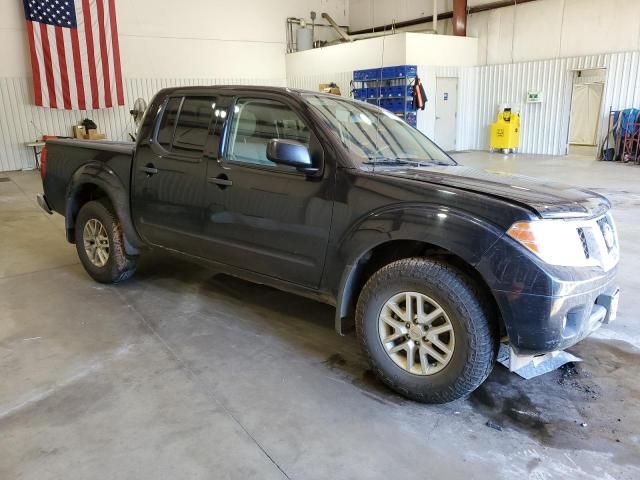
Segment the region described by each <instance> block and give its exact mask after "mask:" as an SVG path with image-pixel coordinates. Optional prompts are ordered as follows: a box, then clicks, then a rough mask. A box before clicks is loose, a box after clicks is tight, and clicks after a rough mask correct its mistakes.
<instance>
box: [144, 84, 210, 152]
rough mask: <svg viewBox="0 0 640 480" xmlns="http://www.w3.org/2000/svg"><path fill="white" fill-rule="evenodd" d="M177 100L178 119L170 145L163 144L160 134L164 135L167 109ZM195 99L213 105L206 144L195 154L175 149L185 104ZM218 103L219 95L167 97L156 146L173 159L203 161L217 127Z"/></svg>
mask: <svg viewBox="0 0 640 480" xmlns="http://www.w3.org/2000/svg"><path fill="white" fill-rule="evenodd" d="M176 99H180V104H179V106H178V110H177V111H176V117H175V121H174V124H173V127H172V131H171V138H170V141H169V143H166V142H164V143H161V142H160V138H159V137H160V134H161V133H162V123H163V121H164V119H165V118H166V115H167V114H168V110H167V108H168V107H169V104H170V103H171V102H172V101H174V100H176ZM195 99H206V100H207V101H208V102H209V103H211V107H210V114H209V120H208V122H207V127H206V130H205V132H206V133H205V136H204V143H203V144H202V145H200V146H199V147H198V149H194V150H193V152H189V151H187V150H180V149H176V148H175V145H176V132H177V131H178V127H179V126H180V117H181V116H182V112H183V108H184V106H185V103H187V102H188V101H189V100H195ZM217 102H218V96H217V95H212V94H205V93H203V94H200V95H197V94H196V95H189V94H180V95H171V96H169V97H167V98H166V99H165V101H164V103H163V106H162V111H161V112H160V115H159V116H158V121H157V124H156V127H155V129H154V133H153V140H154V142H155V143H156V145H157V146H158V147H159V148H160V149H161V150H162V151H163V152H164V153H165V154H166V155H169V156H171V157H179V158H181V159H183V160H187V161H194V162H199V161H201V160H202V157H203V155H204V152H205V150H206V148H207V142H209V140H210V138H211V130H212V127H213V126H214V125H215V122H216V121H217V117H216V116H215V115H214V108H213V107H214V106H215V105H216V103H217Z"/></svg>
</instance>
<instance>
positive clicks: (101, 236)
mask: <svg viewBox="0 0 640 480" xmlns="http://www.w3.org/2000/svg"><path fill="white" fill-rule="evenodd" d="M82 237H83V240H84V250H85V252H86V253H87V257H88V258H89V260H90V261H91V263H93V264H94V265H95V266H96V267H104V266H105V265H106V264H107V261H108V260H109V236H108V235H107V229H106V228H105V227H104V225H103V224H102V222H100V220H98V219H97V218H91V219H90V220H89V221H87V223H85V225H84V230H83V233H82Z"/></svg>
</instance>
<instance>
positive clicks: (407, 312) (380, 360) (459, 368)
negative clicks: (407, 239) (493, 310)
mask: <svg viewBox="0 0 640 480" xmlns="http://www.w3.org/2000/svg"><path fill="white" fill-rule="evenodd" d="M356 332H357V335H358V338H359V340H360V342H361V344H362V347H363V349H364V351H365V353H366V355H367V356H368V358H369V361H370V363H371V365H372V367H373V369H374V371H375V372H376V374H377V375H378V377H379V378H380V379H381V380H382V381H383V382H384V383H386V384H387V385H388V386H390V387H391V388H392V389H394V390H395V391H397V392H399V393H401V394H402V395H404V396H406V397H409V398H411V399H413V400H417V401H420V402H425V403H445V402H450V401H453V400H456V399H458V398H460V397H463V396H465V395H468V394H469V393H471V392H472V391H473V390H475V389H476V388H477V387H478V386H480V384H481V383H482V382H483V381H484V380H485V379H486V378H487V376H488V375H489V373H491V370H492V369H493V366H494V364H495V359H496V356H497V350H498V336H497V334H496V332H495V329H494V328H493V325H492V323H491V321H490V318H489V315H488V312H487V309H486V307H485V306H484V305H483V301H482V300H481V297H480V295H479V294H478V292H476V289H475V288H474V286H473V284H472V283H471V282H470V281H469V280H468V279H467V278H465V277H464V276H463V275H462V274H461V273H460V272H459V271H457V270H456V269H454V268H453V267H451V266H449V265H447V264H445V263H442V262H439V261H436V260H431V259H427V258H410V259H404V260H398V261H396V262H393V263H390V264H389V265H386V266H385V267H383V268H382V269H380V270H379V271H377V272H376V273H375V274H374V275H373V276H372V277H371V278H370V279H369V280H368V281H367V283H366V285H365V286H364V288H363V290H362V293H361V295H360V298H359V300H358V305H357V309H356Z"/></svg>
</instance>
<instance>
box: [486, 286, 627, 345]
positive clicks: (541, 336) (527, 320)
mask: <svg viewBox="0 0 640 480" xmlns="http://www.w3.org/2000/svg"><path fill="white" fill-rule="evenodd" d="M494 295H495V297H496V300H497V302H498V305H499V306H500V309H501V310H502V312H503V315H504V313H505V312H506V313H507V315H508V317H509V318H510V320H511V321H509V322H505V327H506V333H507V336H508V338H509V345H510V347H511V348H512V349H513V352H514V353H515V354H517V355H519V356H525V357H526V356H536V355H540V354H546V353H552V352H556V351H559V350H564V349H566V348H569V347H571V346H572V345H575V344H576V343H578V342H579V341H580V340H582V339H584V338H585V337H587V336H588V335H590V334H591V333H593V332H594V331H595V330H597V329H598V328H600V327H601V326H602V325H604V324H607V323H609V322H611V321H613V320H615V318H616V314H617V307H618V297H619V288H618V286H617V284H615V282H614V280H613V279H611V280H610V282H608V283H606V284H604V285H602V286H601V287H599V288H596V289H594V290H591V291H589V292H584V293H579V294H575V295H566V296H544V295H530V294H514V293H512V292H494Z"/></svg>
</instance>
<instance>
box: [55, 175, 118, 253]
mask: <svg viewBox="0 0 640 480" xmlns="http://www.w3.org/2000/svg"><path fill="white" fill-rule="evenodd" d="M100 199H106V200H107V201H109V203H111V200H110V199H109V196H108V195H107V193H106V192H105V191H104V190H103V189H101V188H100V187H98V186H97V185H95V184H93V183H85V184H83V185H82V186H81V187H80V188H79V189H78V190H76V192H75V193H74V195H73V196H72V197H71V198H69V203H68V204H67V215H66V228H67V240H69V241H70V242H71V243H75V236H76V233H75V225H76V218H77V217H78V212H79V211H80V209H81V208H82V206H83V205H84V204H85V203H88V202H91V201H93V200H100Z"/></svg>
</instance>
